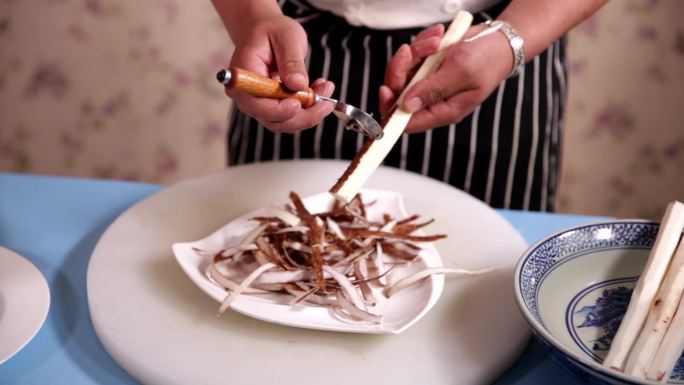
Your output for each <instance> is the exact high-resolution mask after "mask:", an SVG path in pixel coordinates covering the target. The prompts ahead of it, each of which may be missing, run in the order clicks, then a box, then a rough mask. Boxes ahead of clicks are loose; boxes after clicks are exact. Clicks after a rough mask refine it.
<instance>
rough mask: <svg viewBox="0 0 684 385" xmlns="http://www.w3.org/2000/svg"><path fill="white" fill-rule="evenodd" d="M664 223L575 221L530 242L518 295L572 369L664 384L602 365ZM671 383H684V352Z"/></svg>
mask: <svg viewBox="0 0 684 385" xmlns="http://www.w3.org/2000/svg"><path fill="white" fill-rule="evenodd" d="M658 227H659V226H658V224H657V223H651V222H645V221H611V222H605V223H597V224H591V225H586V226H579V227H573V228H570V229H567V230H563V231H560V232H558V233H556V234H553V235H551V236H549V237H547V238H545V239H543V240H541V241H539V242H537V243H536V244H535V245H533V246H532V247H530V248H529V249H528V250H527V251H526V252H525V254H524V255H523V257H522V258H521V260H520V261H519V262H518V266H517V268H516V273H515V295H516V299H517V301H518V305H519V306H520V309H521V311H522V313H523V315H524V316H525V318H526V319H527V321H528V322H529V324H530V325H531V326H532V329H533V331H534V334H535V336H536V337H537V338H538V339H539V340H540V341H541V342H542V343H543V344H544V345H546V346H547V347H548V348H549V350H550V351H551V354H552V356H553V357H554V359H556V361H557V362H559V363H560V364H561V366H563V367H564V368H565V369H567V370H569V371H570V372H572V373H573V374H575V375H576V376H577V377H579V378H580V379H582V380H584V381H585V382H587V383H592V384H658V383H657V382H655V381H647V380H643V379H637V378H634V377H632V376H628V375H625V374H622V373H618V372H616V371H614V370H611V369H608V368H605V367H603V366H602V365H601V362H602V361H603V359H604V357H605V356H606V354H607V353H608V349H609V348H610V344H611V342H612V339H613V336H614V335H615V332H616V331H617V328H618V326H619V325H620V321H621V320H622V316H623V314H624V313H625V311H626V309H627V306H628V305H629V299H630V297H631V294H632V289H633V288H634V285H635V284H636V281H637V279H638V278H639V274H640V273H641V271H642V270H643V268H644V266H645V264H646V260H647V258H648V255H649V252H650V249H651V246H652V245H653V242H654V241H655V238H656V235H657V234H658ZM668 383H670V384H684V359H680V360H679V362H678V363H677V366H676V367H675V370H674V371H673V373H672V376H671V377H670V379H669V381H668Z"/></svg>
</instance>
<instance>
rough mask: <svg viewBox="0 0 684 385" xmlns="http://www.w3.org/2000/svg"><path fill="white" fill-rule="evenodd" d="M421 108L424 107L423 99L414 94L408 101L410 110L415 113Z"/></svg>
mask: <svg viewBox="0 0 684 385" xmlns="http://www.w3.org/2000/svg"><path fill="white" fill-rule="evenodd" d="M421 108H423V101H422V100H421V99H420V98H419V97H418V96H414V97H413V98H411V99H409V100H408V101H407V102H406V109H407V110H408V112H411V113H414V112H416V111H418V110H420V109H421Z"/></svg>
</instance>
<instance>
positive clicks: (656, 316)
mask: <svg viewBox="0 0 684 385" xmlns="http://www.w3.org/2000/svg"><path fill="white" fill-rule="evenodd" d="M682 292H684V242H682V241H680V242H679V246H678V247H677V251H676V252H675V254H674V257H673V258H672V262H670V267H669V268H668V270H667V273H666V274H665V279H664V280H663V283H662V285H660V289H659V290H658V294H657V295H656V297H655V300H654V301H653V304H652V305H651V310H650V311H649V313H648V318H646V324H645V325H644V327H643V329H642V330H641V334H639V338H638V339H637V340H636V343H635V344H634V347H633V348H632V352H631V353H630V354H629V357H628V359H627V364H626V365H625V373H628V374H631V375H633V376H636V377H640V378H646V371H647V370H648V369H649V367H650V366H651V364H652V363H653V358H654V357H655V355H656V351H657V350H658V347H659V346H660V344H661V343H663V342H664V341H663V337H664V336H665V333H666V332H667V330H668V328H669V327H671V326H670V321H672V317H673V316H674V314H675V311H676V310H677V305H678V304H679V301H680V299H681V298H682ZM680 353H681V350H680Z"/></svg>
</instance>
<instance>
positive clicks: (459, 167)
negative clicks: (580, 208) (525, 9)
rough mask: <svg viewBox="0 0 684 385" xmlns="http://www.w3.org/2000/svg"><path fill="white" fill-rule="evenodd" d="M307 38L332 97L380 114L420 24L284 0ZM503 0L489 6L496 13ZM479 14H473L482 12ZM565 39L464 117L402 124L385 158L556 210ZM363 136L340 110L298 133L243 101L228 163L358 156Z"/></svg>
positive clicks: (311, 62)
mask: <svg viewBox="0 0 684 385" xmlns="http://www.w3.org/2000/svg"><path fill="white" fill-rule="evenodd" d="M280 4H281V7H282V9H283V12H284V13H285V14H286V15H288V16H291V17H293V18H295V19H297V20H298V21H299V22H300V23H301V24H302V25H303V26H304V28H305V30H306V31H307V34H308V39H309V54H308V55H307V58H306V65H307V67H308V71H309V77H310V79H312V80H313V79H316V78H319V77H323V78H326V79H329V80H331V81H332V82H334V83H335V84H336V86H337V87H336V90H335V94H333V97H334V98H336V99H339V100H342V101H344V102H346V103H347V104H351V105H353V106H357V107H359V108H361V109H362V110H364V111H367V112H370V113H372V114H374V116H376V117H378V116H380V115H379V108H378V98H377V92H378V88H379V87H380V85H382V82H383V79H384V73H385V67H386V65H387V62H388V61H389V59H390V58H391V57H392V55H393V54H394V53H395V52H396V50H397V49H398V48H399V47H400V46H401V45H402V44H404V43H410V41H411V39H412V38H413V37H414V36H415V35H416V34H417V33H418V32H419V31H420V30H421V29H403V30H387V31H385V30H373V29H369V28H365V27H354V26H351V25H349V24H348V23H347V22H346V21H345V20H344V19H343V18H340V17H338V16H336V15H333V14H331V13H329V12H324V11H321V10H318V9H315V8H313V7H311V6H310V5H309V4H307V3H306V2H304V1H303V0H281V1H280ZM504 7H505V4H501V5H498V6H496V7H494V8H493V9H490V10H488V11H487V12H486V13H487V14H488V15H490V16H491V17H496V16H497V15H498V14H499V13H500V12H501V10H502V9H503V8H504ZM482 21H483V19H482V17H481V16H479V15H478V16H476V20H475V22H482ZM564 59H565V41H564V39H560V40H558V41H556V42H554V43H553V44H552V45H551V46H549V47H548V48H547V49H546V51H544V52H543V53H541V54H540V55H539V56H537V57H535V58H534V59H533V60H532V61H530V62H529V63H527V64H526V66H525V68H524V71H522V72H521V73H520V75H519V76H516V77H512V78H510V79H507V80H505V81H503V82H502V83H501V84H500V85H499V87H498V89H496V90H495V91H494V92H493V93H492V95H490V96H489V97H488V98H487V100H485V101H484V102H483V103H482V105H480V106H478V107H477V108H475V110H474V111H473V113H472V114H471V115H469V116H468V117H466V118H465V119H463V120H462V121H461V122H459V123H458V124H451V125H449V126H445V127H439V128H435V129H433V130H429V131H426V132H424V133H417V134H403V135H402V137H401V138H400V140H399V141H398V142H397V144H396V145H395V146H394V148H393V149H392V151H391V152H390V154H389V155H388V156H387V158H386V159H385V162H384V165H386V166H392V167H397V168H401V169H404V170H408V171H411V172H415V173H420V174H423V175H426V176H429V177H432V178H435V179H438V180H441V181H443V182H445V183H448V184H451V185H453V186H455V187H457V188H459V189H462V190H464V191H466V192H467V193H469V194H471V195H473V196H475V197H477V198H479V199H481V200H483V201H484V202H485V203H487V204H489V205H490V206H492V207H497V208H510V209H521V210H537V211H553V210H554V207H555V199H556V187H557V184H558V171H559V169H560V155H561V141H562V127H563V111H564V104H565V94H566V91H565V90H566V85H565V65H564ZM364 139H365V138H364V136H363V135H361V134H359V133H356V132H354V131H349V130H345V129H344V125H343V123H341V122H340V121H338V120H337V119H336V118H335V117H334V116H333V115H332V114H331V115H330V116H328V117H327V118H326V119H325V120H324V121H322V122H321V123H320V124H318V125H317V126H315V127H313V128H311V129H307V130H304V131H301V132H298V133H296V134H286V133H273V132H271V131H269V130H268V129H265V128H264V127H263V126H262V125H260V124H259V123H258V122H257V121H256V120H255V119H253V118H251V117H250V116H248V115H246V114H243V113H242V112H240V111H239V110H237V109H236V111H235V112H234V114H233V116H232V117H231V119H230V129H229V131H228V164H229V165H231V166H232V165H239V164H244V163H252V162H267V161H278V160H281V159H311V158H314V159H346V160H350V159H352V158H353V157H354V155H355V154H356V152H357V150H358V149H359V148H360V147H361V145H362V143H363V141H364Z"/></svg>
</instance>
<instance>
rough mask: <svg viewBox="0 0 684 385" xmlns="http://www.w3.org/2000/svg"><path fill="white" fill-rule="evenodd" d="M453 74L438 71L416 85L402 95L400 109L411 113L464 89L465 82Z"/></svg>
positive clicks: (441, 70)
mask: <svg viewBox="0 0 684 385" xmlns="http://www.w3.org/2000/svg"><path fill="white" fill-rule="evenodd" d="M454 72H455V71H448V70H444V69H440V70H438V71H437V72H435V73H433V74H431V75H430V76H428V77H426V78H425V79H423V80H421V81H419V82H418V83H416V84H415V85H414V86H413V87H411V89H410V90H408V91H407V92H406V94H405V95H404V98H403V101H402V107H403V108H404V109H405V110H406V111H408V112H411V113H413V112H416V111H418V110H420V109H422V108H424V107H427V106H429V105H431V104H434V103H438V102H441V101H443V100H445V99H447V98H449V97H450V96H452V95H454V94H456V93H458V92H460V91H463V90H464V89H466V88H467V87H466V84H465V82H463V81H462V79H459V77H458V76H457V74H456V73H454ZM455 75H456V76H455Z"/></svg>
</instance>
